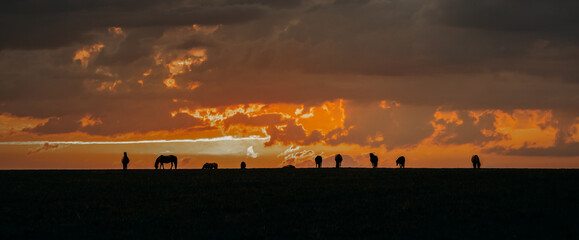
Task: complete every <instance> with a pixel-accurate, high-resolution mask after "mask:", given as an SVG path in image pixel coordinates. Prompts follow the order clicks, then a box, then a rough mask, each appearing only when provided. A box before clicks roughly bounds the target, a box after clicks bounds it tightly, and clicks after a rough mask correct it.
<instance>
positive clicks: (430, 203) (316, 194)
mask: <svg viewBox="0 0 579 240" xmlns="http://www.w3.org/2000/svg"><path fill="white" fill-rule="evenodd" d="M0 181H1V182H2V184H1V185H0V194H1V195H0V221H1V222H0V239H15V238H65V239H70V238H80V239H107V238H127V239H140V238H141V239H183V238H186V239H208V238H211V239H213V238H234V239H238V238H241V239H251V238H274V239H277V238H290V239H294V238H300V239H303V238H306V239H312V238H341V239H353V238H357V239H359V238H362V239H365V238H421V239H424V238H428V239H431V238H436V239H438V238H441V239H449V238H450V239H469V238H493V239H497V238H499V239H503V238H509V239H526V238H532V239H536V238H540V239H541V238H542V239H579V206H578V205H579V204H578V203H579V201H578V200H579V170H526V169H524V170H514V169H480V170H474V169H246V170H225V169H220V170H216V171H215V170H214V171H201V170H177V171H170V170H164V171H161V170H159V171H153V170H129V171H127V172H122V171H120V170H119V171H116V170H108V171H97V170H95V171H0Z"/></svg>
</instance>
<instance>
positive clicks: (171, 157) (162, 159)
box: [155, 155, 177, 169]
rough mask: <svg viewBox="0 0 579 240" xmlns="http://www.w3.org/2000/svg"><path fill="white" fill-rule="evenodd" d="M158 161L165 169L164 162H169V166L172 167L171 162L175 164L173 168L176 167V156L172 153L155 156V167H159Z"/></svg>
mask: <svg viewBox="0 0 579 240" xmlns="http://www.w3.org/2000/svg"><path fill="white" fill-rule="evenodd" d="M159 163H160V164H161V168H163V169H165V165H164V163H171V168H169V169H172V168H173V164H175V169H177V157H175V156H174V155H169V156H165V155H161V156H159V157H158V158H157V160H156V161H155V169H159Z"/></svg>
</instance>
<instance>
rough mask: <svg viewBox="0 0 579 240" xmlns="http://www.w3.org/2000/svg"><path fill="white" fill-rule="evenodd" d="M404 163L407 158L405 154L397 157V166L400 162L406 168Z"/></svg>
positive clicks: (401, 166)
mask: <svg viewBox="0 0 579 240" xmlns="http://www.w3.org/2000/svg"><path fill="white" fill-rule="evenodd" d="M404 163H406V158H404V156H400V157H399V158H398V159H396V166H398V164H400V168H404Z"/></svg>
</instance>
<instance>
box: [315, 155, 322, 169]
mask: <svg viewBox="0 0 579 240" xmlns="http://www.w3.org/2000/svg"><path fill="white" fill-rule="evenodd" d="M316 168H322V156H320V155H318V156H316Z"/></svg>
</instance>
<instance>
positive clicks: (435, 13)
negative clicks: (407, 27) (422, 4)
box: [424, 0, 579, 38]
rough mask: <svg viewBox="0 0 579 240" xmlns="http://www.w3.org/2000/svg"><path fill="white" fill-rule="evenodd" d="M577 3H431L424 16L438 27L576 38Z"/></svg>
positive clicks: (564, 0)
mask: <svg viewBox="0 0 579 240" xmlns="http://www.w3.org/2000/svg"><path fill="white" fill-rule="evenodd" d="M578 9H579V3H578V2H577V1H573V0H562V1H557V2H556V3H555V2H552V1H545V0H530V1H521V0H507V1H505V0H490V1H476V2H468V1H460V0H438V1H433V2H432V3H431V4H430V5H429V6H428V7H427V8H426V9H425V12H424V14H425V15H426V16H429V17H430V19H431V20H434V21H437V22H439V23H442V24H446V25H450V26H457V27H463V28H480V29H485V30H491V31H521V32H535V33H537V34H541V33H543V34H549V33H554V34H555V35H557V36H561V37H572V38H576V37H579V33H578V32H577V30H576V29H577V27H579V16H578V15H577V10H578Z"/></svg>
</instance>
